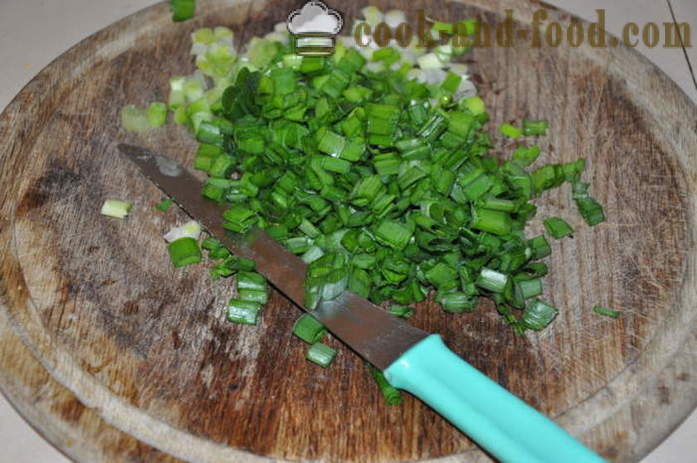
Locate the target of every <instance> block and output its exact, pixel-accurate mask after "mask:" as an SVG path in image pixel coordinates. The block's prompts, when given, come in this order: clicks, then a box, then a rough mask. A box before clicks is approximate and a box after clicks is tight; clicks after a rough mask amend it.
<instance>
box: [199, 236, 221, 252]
mask: <svg viewBox="0 0 697 463" xmlns="http://www.w3.org/2000/svg"><path fill="white" fill-rule="evenodd" d="M221 247H223V243H221V242H220V240H218V239H217V238H213V237H212V236H209V237H208V238H206V239H204V240H203V241H202V242H201V248H202V249H205V250H206V251H213V250H215V249H219V248H221Z"/></svg>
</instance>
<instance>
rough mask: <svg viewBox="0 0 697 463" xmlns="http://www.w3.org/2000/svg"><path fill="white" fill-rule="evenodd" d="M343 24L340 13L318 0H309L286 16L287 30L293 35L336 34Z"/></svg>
mask: <svg viewBox="0 0 697 463" xmlns="http://www.w3.org/2000/svg"><path fill="white" fill-rule="evenodd" d="M343 25H344V21H343V19H341V15H340V14H339V13H338V12H337V11H335V10H332V9H330V8H327V5H325V4H324V3H322V2H320V1H319V0H310V1H309V2H307V3H306V4H305V5H303V7H302V8H300V9H299V10H295V11H293V12H291V13H290V15H289V16H288V31H290V33H291V34H295V35H300V34H323V35H336V34H338V33H339V31H341V28H342V27H343Z"/></svg>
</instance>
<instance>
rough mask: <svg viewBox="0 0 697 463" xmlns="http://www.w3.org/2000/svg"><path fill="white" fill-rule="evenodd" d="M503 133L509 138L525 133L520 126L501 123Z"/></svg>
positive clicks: (516, 137) (518, 136)
mask: <svg viewBox="0 0 697 463" xmlns="http://www.w3.org/2000/svg"><path fill="white" fill-rule="evenodd" d="M499 130H500V131H501V133H502V134H503V135H505V136H507V137H508V138H512V139H514V140H515V139H518V138H520V137H521V136H522V135H523V130H522V129H519V128H518V127H515V126H512V125H511V124H501V127H500V129H499Z"/></svg>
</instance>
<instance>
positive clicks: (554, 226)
mask: <svg viewBox="0 0 697 463" xmlns="http://www.w3.org/2000/svg"><path fill="white" fill-rule="evenodd" d="M544 226H545V230H547V233H549V234H550V235H552V236H553V237H554V238H556V239H560V238H563V237H565V236H568V235H571V234H572V233H573V232H574V229H573V228H571V225H569V224H568V223H567V222H566V221H565V220H564V219H561V218H559V217H550V218H549V219H545V220H544Z"/></svg>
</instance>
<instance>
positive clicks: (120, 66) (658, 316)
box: [0, 0, 697, 463]
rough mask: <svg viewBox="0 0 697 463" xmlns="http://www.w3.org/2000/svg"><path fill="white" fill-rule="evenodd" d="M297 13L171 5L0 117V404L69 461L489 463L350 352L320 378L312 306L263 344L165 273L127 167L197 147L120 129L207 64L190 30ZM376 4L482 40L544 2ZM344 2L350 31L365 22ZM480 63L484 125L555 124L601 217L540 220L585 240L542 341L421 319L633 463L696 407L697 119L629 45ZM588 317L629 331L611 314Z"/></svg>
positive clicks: (154, 225) (568, 251) (153, 229)
mask: <svg viewBox="0 0 697 463" xmlns="http://www.w3.org/2000/svg"><path fill="white" fill-rule="evenodd" d="M300 3H302V2H297V1H294V0H293V1H291V0H288V1H285V0H284V1H274V2H268V3H266V2H256V1H255V2H253V3H251V2H249V3H242V2H235V3H233V2H229V1H222V0H211V1H208V2H201V6H200V8H199V12H200V14H199V15H198V16H197V17H196V19H195V20H193V21H190V22H186V23H181V24H173V23H172V22H171V21H170V19H169V13H168V11H167V6H166V5H165V4H160V5H157V6H155V7H153V8H149V9H147V10H144V11H142V12H140V13H138V14H136V15H133V16H131V17H128V18H126V19H124V20H122V21H120V22H118V23H116V24H114V25H113V26H111V27H109V28H108V29H105V30H103V31H101V32H99V33H97V34H95V35H94V36H92V37H90V38H89V39H87V40H85V41H83V42H82V43H80V44H79V45H77V46H76V47H74V48H73V49H71V50H70V51H68V52H67V53H66V54H65V55H63V56H62V57H60V58H59V59H57V60H56V61H54V62H53V63H52V64H51V65H50V66H49V67H48V68H46V69H45V70H44V71H42V72H41V73H40V74H39V75H38V76H37V77H36V78H35V79H34V80H33V81H32V82H31V83H30V84H29V85H28V86H27V87H26V88H25V89H24V90H23V91H22V92H21V93H20V94H19V95H18V96H17V98H16V99H15V100H14V101H13V102H12V103H11V104H10V105H9V106H8V108H7V109H6V111H5V112H4V113H3V114H2V116H0V139H2V140H3V141H4V143H3V145H2V146H1V147H0V166H1V169H0V197H1V198H2V203H1V204H0V388H1V389H2V391H3V392H4V393H5V394H6V395H7V396H8V398H9V399H10V400H11V401H12V403H13V404H14V405H15V406H16V407H17V409H18V410H19V411H20V413H22V414H23V416H25V418H27V419H28V421H29V422H30V423H32V425H33V426H35V428H36V429H37V430H38V431H39V432H41V433H42V434H43V435H44V436H45V437H46V438H47V439H49V440H50V441H51V442H52V443H54V445H56V446H57V447H58V448H59V449H61V450H62V451H64V452H65V453H66V454H67V455H68V456H70V457H71V458H73V459H74V460H76V461H80V462H90V463H91V462H110V463H111V462H134V461H135V462H167V463H169V462H174V461H197V462H219V461H226V462H237V461H240V462H242V461H244V462H247V461H269V460H272V461H276V460H280V461H284V460H299V459H302V460H318V461H326V462H330V461H331V462H334V461H342V462H361V463H364V462H365V463H367V462H392V461H407V460H409V461H411V460H437V461H442V462H468V463H472V462H486V461H490V459H489V457H487V456H486V455H485V454H483V453H482V452H481V451H479V450H478V449H477V448H476V446H474V445H473V444H472V443H471V442H470V441H469V440H468V439H467V438H466V437H464V436H463V435H462V434H460V433H458V432H457V431H456V430H455V429H454V428H452V427H451V426H450V425H448V424H447V423H445V422H444V421H443V420H442V419H441V418H440V417H439V416H438V415H436V414H435V413H433V412H432V411H430V410H429V409H427V408H426V407H425V406H423V405H422V404H421V403H420V402H418V401H417V400H414V399H412V398H408V399H407V400H406V401H405V403H404V404H403V405H402V406H399V407H388V406H385V405H384V404H383V402H382V400H381V399H380V398H379V397H378V396H377V394H376V393H375V390H374V386H373V385H372V383H371V380H370V379H369V378H368V377H367V375H366V374H365V367H364V365H363V364H362V362H361V361H360V360H359V359H358V358H357V357H356V356H354V355H353V354H352V353H351V352H350V351H348V350H346V349H345V348H342V349H341V353H340V355H339V356H338V358H337V361H336V362H335V365H334V367H333V368H331V369H329V370H327V371H323V370H319V369H318V368H316V367H315V366H313V365H311V364H309V363H307V362H306V361H305V360H304V359H303V351H304V349H305V346H304V345H302V344H301V343H300V342H298V341H297V340H296V339H294V338H292V337H291V335H290V333H289V329H290V327H291V326H292V323H293V321H294V319H295V318H296V317H297V316H298V314H299V312H298V310H297V309H296V308H295V307H293V306H292V304H291V303H290V302H288V301H287V300H286V299H284V297H283V296H282V295H280V294H277V293H275V294H273V296H272V299H271V303H270V304H269V306H268V308H267V309H266V311H265V312H264V317H263V321H262V322H261V324H260V326H258V327H256V328H254V327H246V326H236V325H232V324H229V323H227V322H226V321H225V319H224V314H223V310H222V306H223V303H224V302H225V300H226V299H228V298H229V297H230V296H231V294H232V289H231V285H230V284H229V283H213V282H210V281H209V280H208V278H207V270H206V268H204V267H203V266H201V267H197V268H187V269H183V270H175V269H172V268H171V266H170V265H169V262H168V258H167V255H166V250H165V247H164V245H163V243H162V241H161V238H160V237H161V235H162V233H163V232H164V231H166V230H167V229H168V228H169V227H170V226H172V225H173V224H175V223H178V222H181V221H183V220H184V219H185V217H184V215H183V214H182V213H181V212H179V211H174V210H172V211H171V212H169V213H167V214H154V213H153V212H152V207H153V206H154V205H155V204H156V203H157V202H159V200H160V199H161V198H160V193H159V192H158V190H157V189H156V188H155V187H154V186H152V185H151V184H149V183H148V182H147V181H145V180H144V179H143V178H141V177H140V176H139V175H138V174H137V172H136V170H135V169H134V168H133V167H131V166H130V165H128V164H126V163H124V162H122V160H121V159H119V157H118V156H117V154H116V151H115V145H116V143H118V142H120V141H135V142H139V143H143V144H146V145H148V146H152V147H157V148H158V149H159V150H161V151H163V152H164V153H167V154H169V155H171V156H174V157H176V158H178V159H179V160H181V161H183V162H187V161H190V160H191V158H192V152H193V151H192V150H193V148H194V144H193V143H192V142H191V140H190V137H189V136H188V135H187V134H186V133H185V131H184V130H183V129H181V128H177V127H167V128H166V129H164V130H161V131H157V132H151V133H149V134H147V135H145V136H143V137H141V138H140V139H135V138H133V137H131V136H129V135H126V134H125V133H123V132H121V131H120V130H119V129H118V124H117V116H118V110H119V108H120V107H121V106H122V105H123V104H126V103H135V104H145V103H146V102H149V101H152V100H164V99H165V98H166V94H167V78H168V76H170V75H174V74H185V73H189V72H191V71H192V70H193V65H192V63H191V61H190V58H189V55H188V49H189V36H188V33H189V32H190V31H192V30H193V29H195V28H197V27H201V26H214V25H221V24H222V25H227V26H230V27H232V28H233V29H234V30H235V32H236V41H237V43H243V42H245V41H246V40H247V39H248V38H249V37H251V36H253V35H260V34H263V33H265V32H266V31H268V30H270V28H271V26H272V25H273V24H274V23H276V22H279V21H283V20H284V19H285V17H286V15H287V13H288V12H289V11H290V10H291V9H293V8H296V7H297V6H299V4H300ZM330 3H331V2H330ZM373 3H374V4H376V5H378V6H380V7H382V8H392V7H396V8H401V9H405V10H409V11H412V12H413V11H415V10H416V9H417V8H424V9H425V10H426V12H427V13H429V14H433V15H434V16H438V17H439V18H443V19H448V18H460V17H464V16H476V17H479V18H481V19H482V20H484V21H486V22H490V23H496V22H498V21H500V20H501V19H502V17H503V16H502V15H503V12H504V10H505V9H507V8H512V9H514V10H515V15H516V18H517V20H518V21H519V22H520V23H521V24H523V25H529V23H530V20H531V14H532V12H533V11H534V10H536V9H538V8H541V7H543V5H542V4H539V3H536V2H527V1H524V0H476V1H470V2H468V5H464V4H460V3H447V2H444V1H441V0H439V1H435V2H426V1H418V2H407V1H406V0H392V1H387V0H385V1H377V2H373ZM332 6H334V7H336V8H338V9H340V10H341V11H343V12H344V13H345V15H346V17H347V18H351V17H353V16H354V15H355V14H356V12H357V11H358V9H359V8H360V7H362V6H363V4H362V3H360V2H350V3H349V2H347V3H342V4H332ZM546 8H548V7H546ZM549 14H550V20H554V21H559V22H561V23H568V22H570V21H576V19H574V18H573V17H571V16H570V15H568V14H566V13H565V12H563V11H559V10H555V9H553V8H550V9H549ZM349 22H350V21H349ZM471 61H472V63H471V65H472V70H473V72H474V73H475V79H476V81H477V82H478V85H479V87H480V89H481V93H482V95H483V97H484V98H485V100H486V101H487V103H488V105H489V107H490V108H491V110H492V115H493V118H494V121H493V122H492V125H491V127H495V126H496V125H497V124H499V123H500V122H503V121H507V120H512V119H520V118H522V117H525V116H530V117H535V118H545V119H549V120H550V121H552V124H553V126H554V131H553V132H552V134H551V136H549V137H548V138H543V139H541V143H542V147H543V149H544V152H545V154H544V158H543V159H542V160H543V161H568V160H572V159H576V158H577V157H580V156H582V157H586V158H587V159H588V161H589V169H588V175H589V177H591V179H592V180H593V192H594V194H595V195H596V196H597V197H598V199H599V200H600V201H601V202H602V203H603V204H605V205H606V212H607V216H608V219H609V220H608V222H607V223H604V224H602V225H600V226H598V227H595V228H592V229H591V228H588V227H585V226H582V221H581V219H580V217H578V215H577V213H576V212H575V209H574V207H573V205H572V204H571V202H570V199H569V194H568V193H569V192H568V190H566V189H562V190H560V191H558V192H553V193H549V194H548V195H547V196H546V197H545V198H544V200H543V201H541V202H540V204H541V207H540V214H539V216H541V217H544V216H547V215H548V214H555V215H562V216H564V217H567V218H569V219H570V222H571V223H572V224H573V225H578V231H577V233H576V234H575V236H574V238H573V239H572V240H569V239H567V240H563V241H558V242H555V243H553V250H554V253H553V255H552V257H551V259H550V260H551V262H550V264H551V265H552V267H553V269H554V271H553V274H552V276H551V277H549V278H547V286H546V295H547V298H548V299H550V300H551V301H552V302H553V303H554V304H556V305H558V306H559V307H561V308H562V310H561V314H560V316H559V317H558V319H557V321H556V322H555V323H554V324H553V325H552V326H551V327H550V328H549V329H548V330H546V331H544V332H543V333H540V334H529V335H526V336H525V337H517V336H514V335H513V334H512V332H511V331H510V329H509V328H508V327H507V326H506V325H505V324H504V323H503V322H502V320H501V319H500V317H499V316H498V315H496V314H495V311H494V310H493V308H492V307H491V306H490V305H488V304H483V305H482V306H481V307H479V309H478V310H477V311H476V312H475V313H472V314H466V315H461V316H451V315H448V314H445V313H443V312H442V311H440V310H439V309H438V308H437V307H436V306H435V305H434V304H433V303H431V302H426V303H424V304H421V305H420V306H419V307H418V312H417V315H416V316H415V317H414V318H413V319H412V322H413V323H414V324H415V325H417V326H419V327H421V328H424V329H427V330H432V331H437V332H440V333H442V334H443V336H444V338H445V339H446V340H447V341H448V343H449V345H450V346H451V347H452V348H453V350H454V351H456V352H458V353H459V354H461V355H462V356H463V357H464V358H466V359H467V360H468V361H470V362H471V363H472V364H473V365H474V366H476V367H477V368H479V369H481V370H482V371H484V372H485V373H486V374H487V375H489V376H490V377H492V378H493V379H495V380H497V381H499V382H500V383H501V384H502V385H504V386H505V387H507V388H508V389H510V390H511V391H512V392H514V393H515V394H517V395H519V396H521V397H522V398H523V399H525V400H526V401H528V402H529V403H531V404H532V405H534V406H536V407H538V408H539V409H540V410H542V411H543V412H545V413H547V414H549V415H550V416H552V417H554V418H555V419H556V420H557V421H558V422H560V423H561V424H562V425H563V426H564V427H566V428H567V429H569V430H570V431H571V432H572V433H573V434H575V435H576V436H579V438H581V439H582V440H583V441H584V442H586V443H587V444H588V445H590V446H591V447H593V448H594V449H596V450H597V451H599V452H600V453H601V454H602V455H603V456H605V457H606V458H608V459H609V460H611V461H616V462H633V461H637V460H638V459H639V458H640V457H642V456H643V455H645V454H646V453H648V451H649V450H651V449H652V448H653V447H654V446H655V445H657V444H658V443H659V442H660V441H661V440H662V439H663V438H664V437H665V436H666V435H667V434H668V433H669V432H670V431H671V430H672V429H673V428H674V427H675V426H677V424H678V423H679V422H680V421H681V420H682V419H683V418H684V417H685V416H687V414H688V413H689V412H690V411H691V410H692V409H693V408H694V406H695V403H696V401H697V385H696V382H695V380H694V378H693V375H694V374H695V373H694V372H695V367H696V366H697V365H696V363H697V361H696V360H695V355H694V353H695V352H697V331H696V330H695V327H696V326H697V320H696V319H695V318H696V317H695V315H696V313H695V311H694V306H695V302H696V301H697V298H696V297H695V296H696V295H695V287H696V286H695V276H696V274H695V263H696V262H695V258H696V257H697V255H696V254H695V236H694V229H695V227H694V225H695V220H696V217H697V215H696V212H697V209H696V203H695V185H696V183H695V182H697V160H696V159H695V153H697V109H696V108H695V106H694V105H693V104H692V103H691V102H689V100H688V99H687V98H686V97H685V95H684V94H683V93H681V91H680V90H678V88H677V87H676V86H675V85H674V83H673V82H671V81H670V80H669V79H668V78H667V77H666V76H665V75H664V74H663V73H662V72H660V71H659V70H658V69H656V68H655V67H653V66H652V65H651V64H650V63H649V62H648V61H647V60H645V59H644V58H642V57H641V56H639V55H638V54H636V53H634V52H631V51H629V50H625V49H622V48H614V49H593V48H590V47H585V46H583V47H580V48H575V49H572V48H557V49H552V48H542V49H532V48H530V47H529V46H526V45H524V44H523V45H517V46H516V47H515V48H513V49H503V48H493V49H482V50H476V51H475V53H474V55H473V56H472V57H471ZM496 146H497V147H499V148H498V149H499V151H500V152H501V154H502V155H505V154H506V153H509V152H510V148H511V146H512V145H511V144H510V143H509V142H507V141H505V140H501V139H497V143H496ZM105 197H114V198H125V199H126V198H127V199H132V200H134V201H135V207H134V211H133V213H132V214H131V216H130V217H129V218H128V219H127V220H126V221H116V220H110V219H108V218H105V217H102V216H100V215H99V206H100V204H101V200H102V199H103V198H105ZM539 230H541V227H540V223H539V222H535V223H533V225H532V227H531V233H534V232H535V231H539ZM594 304H603V305H608V306H612V307H617V308H620V309H621V310H622V312H623V315H622V317H621V318H620V319H619V320H611V319H607V318H603V317H600V316H598V315H596V314H594V313H593V312H592V311H591V310H590V307H591V306H592V305H594ZM332 344H333V345H334V346H335V347H339V346H340V343H338V342H337V341H332ZM463 387H467V385H463ZM541 438H543V437H542V436H541Z"/></svg>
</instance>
